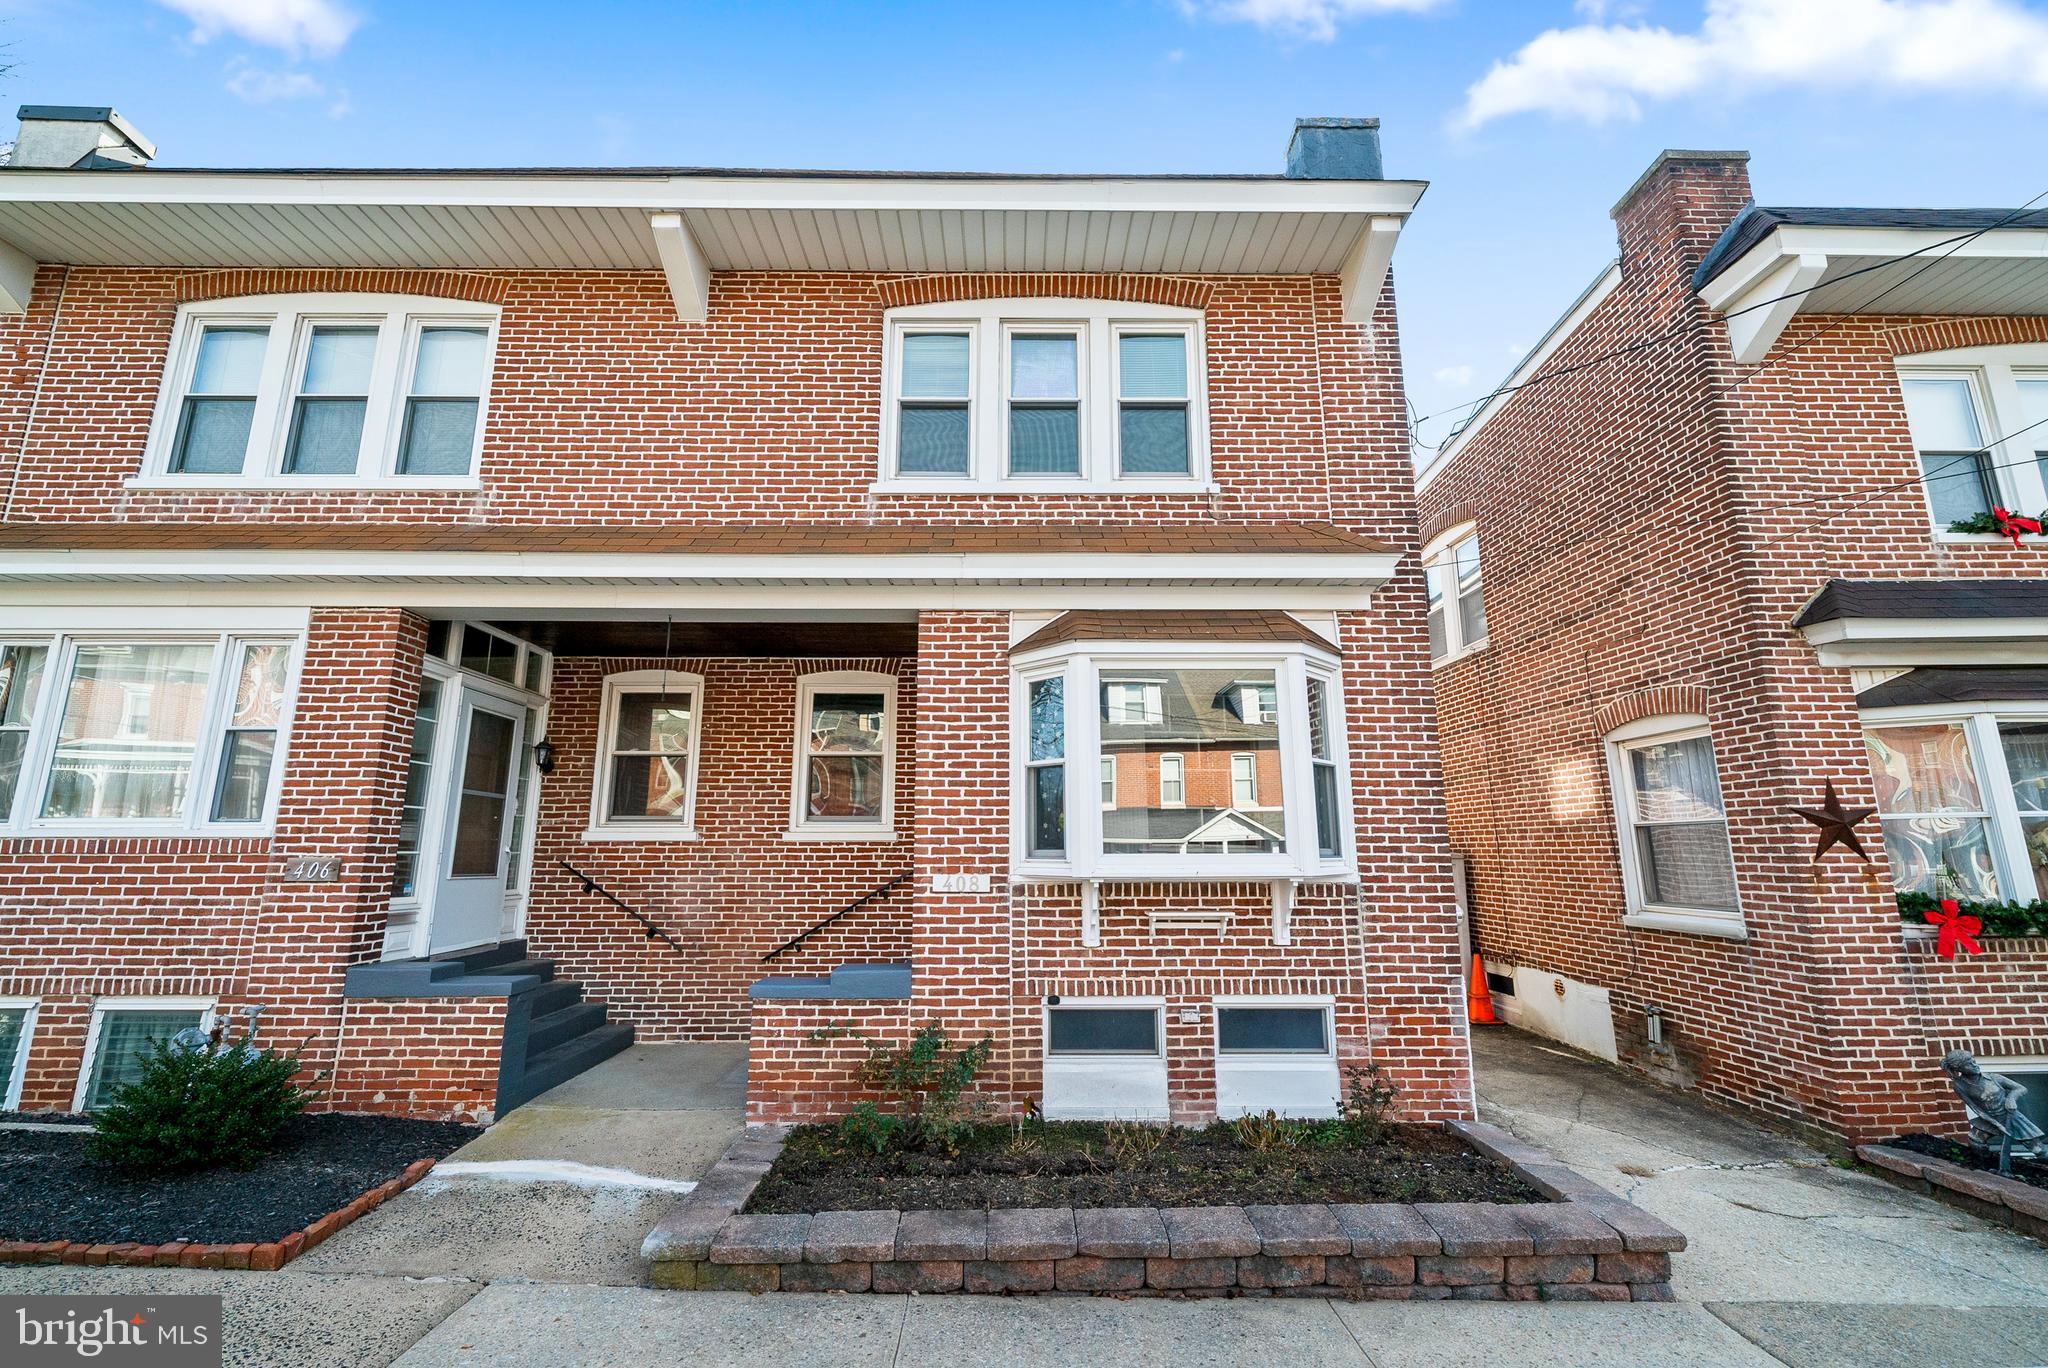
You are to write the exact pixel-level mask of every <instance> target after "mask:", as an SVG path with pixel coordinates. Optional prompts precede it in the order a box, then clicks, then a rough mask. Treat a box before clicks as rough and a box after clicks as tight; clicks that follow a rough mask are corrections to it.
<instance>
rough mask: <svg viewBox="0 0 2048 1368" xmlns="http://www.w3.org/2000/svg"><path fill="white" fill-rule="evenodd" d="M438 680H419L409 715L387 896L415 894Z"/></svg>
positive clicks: (437, 716) (437, 721)
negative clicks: (401, 797)
mask: <svg viewBox="0 0 2048 1368" xmlns="http://www.w3.org/2000/svg"><path fill="white" fill-rule="evenodd" d="M441 690H442V685H441V681H440V680H438V679H436V678H435V677H434V676H432V675H426V676H424V677H422V678H421V680H420V706H419V711H417V712H416V713H414V714H413V722H412V748H411V750H410V751H409V752H408V754H407V756H406V762H405V801H404V802H403V803H402V804H401V805H400V806H399V809H398V849H397V858H396V860H395V861H394V863H393V865H392V870H391V896H392V897H394V898H411V897H416V896H418V894H419V891H420V887H419V880H420V836H421V833H422V832H423V831H424V829H425V824H426V816H427V795H428V793H429V789H428V786H427V784H428V780H429V779H431V778H432V777H433V768H434V739H435V737H436V736H438V735H439V734H440V729H441Z"/></svg>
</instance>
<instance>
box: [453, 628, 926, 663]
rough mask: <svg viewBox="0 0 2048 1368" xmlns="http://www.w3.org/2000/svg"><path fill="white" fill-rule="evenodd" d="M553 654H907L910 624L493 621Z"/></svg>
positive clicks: (913, 644)
mask: <svg viewBox="0 0 2048 1368" xmlns="http://www.w3.org/2000/svg"><path fill="white" fill-rule="evenodd" d="M492 626H495V627H498V628H501V629H502V630H504V631H507V632H510V633H512V634H513V635H514V636H518V637H522V638H524V639H525V640H527V641H531V642H533V643H534V644H535V645H537V646H541V647H544V648H546V649H547V650H549V651H552V652H553V653H554V654H555V655H556V656H558V657H560V656H611V657H620V656H662V655H670V656H908V655H916V654H917V624H916V623H915V622H678V623H675V624H673V625H672V626H671V625H670V624H668V623H664V622H656V621H635V622H579V621H559V620H549V621H523V622H521V621H513V622H495V623H493V624H492Z"/></svg>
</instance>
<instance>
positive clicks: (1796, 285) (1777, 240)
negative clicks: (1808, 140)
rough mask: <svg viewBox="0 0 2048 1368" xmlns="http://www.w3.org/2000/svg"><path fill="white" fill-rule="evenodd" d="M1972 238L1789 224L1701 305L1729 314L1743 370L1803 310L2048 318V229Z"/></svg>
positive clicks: (1707, 291)
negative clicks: (2034, 315) (2026, 315)
mask: <svg viewBox="0 0 2048 1368" xmlns="http://www.w3.org/2000/svg"><path fill="white" fill-rule="evenodd" d="M1966 236H1967V235H1966V233H1965V232H1963V231H1959V230H1957V229H1955V228H1869V227H1821V226H1814V225H1795V224H1787V225H1785V226H1782V227H1780V228H1777V229H1775V230H1773V231H1772V233H1771V234H1770V236H1768V237H1766V238H1765V239H1764V240H1763V241H1761V242H1759V243H1758V244H1757V245H1756V246H1754V247H1752V248H1750V249H1749V250H1748V251H1747V252H1745V253H1743V254H1742V256H1741V257H1740V258H1738V259H1737V260H1736V261H1735V262H1733V263H1732V264H1730V265H1729V267H1728V268H1727V269H1726V270H1724V271H1722V272H1721V273H1720V274H1718V275H1716V276H1715V277H1714V278H1713V279H1712V280H1709V281H1708V282H1707V283H1706V284H1705V286H1703V287H1702V288H1701V290H1700V299H1701V300H1702V301H1704V302H1705V303H1706V305H1707V307H1708V308H1710V309H1713V310H1715V311H1717V312H1719V313H1721V314H1724V315H1728V316H1729V317H1728V331H1729V341H1730V344H1731V345H1732V346H1733V348H1734V352H1735V359H1736V360H1737V361H1739V362H1741V363H1743V364H1744V365H1755V364H1756V363H1758V362H1760V361H1762V360H1763V359H1764V357H1765V356H1767V355H1768V354H1769V353H1770V350H1771V347H1772V346H1773V345H1774V344H1775V343H1776V342H1777V340H1778V338H1779V336H1780V335H1781V334H1782V333H1783V332H1784V330H1785V327H1786V325H1788V324H1789V323H1790V322H1791V321H1792V319H1793V317H1794V316H1796V315H1798V314H1850V313H1871V314H1979V315H1985V314H1990V315H1996V314H2048V230H2044V229H2040V228H2000V229H1996V230H1993V231H1988V232H1985V233H1983V234H1982V235H1981V236H1978V237H1973V238H1968V240H1966V241H1961V242H1958V241H1956V239H1957V238H1959V237H1966ZM1873 268H1875V269H1873ZM1800 291H1803V292H1804V293H1798V292H1800ZM1785 295H1792V298H1790V299H1785V298H1782V296H1785Z"/></svg>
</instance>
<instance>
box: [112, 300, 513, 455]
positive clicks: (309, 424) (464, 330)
mask: <svg viewBox="0 0 2048 1368" xmlns="http://www.w3.org/2000/svg"><path fill="white" fill-rule="evenodd" d="M496 326H497V310H496V309H495V308H493V307H491V306H488V305H477V304H464V303H460V302H456V301H450V300H439V299H419V298H410V297H397V296H388V295H348V294H331V295H266V296H260V297H252V298H246V299H230V300H213V301H208V302H207V303H204V304H188V305H186V306H185V307H184V308H182V309H180V310H179V312H178V322H177V327H176V329H175V330H174V332H173V334H172V339H171V351H170V357H169V360H168V363H167V365H166V367H165V371H164V383H163V392H162V395H161V397H160V398H159V400H158V404H157V414H156V422H155V425H154V427H153V428H152V431H151V435H150V444H149V450H148V453H147V455H146V457H145V461H144V465H143V478H144V479H145V480H149V481H151V482H157V483H165V484H223V483H225V484H273V485H279V486H286V487H289V486H293V485H318V486H328V487H331V486H336V485H341V486H359V485H366V484H371V485H374V484H383V485H388V486H393V487H418V486H420V485H430V484H448V483H467V482H470V481H472V480H473V479H474V477H475V473H476V467H477V452H478V448H479V446H480V443H481V438H482V433H483V410H484V405H485V400H486V396H487V392H488V389H489V378H490V358H491V350H492V342H493V334H494V331H495V329H496Z"/></svg>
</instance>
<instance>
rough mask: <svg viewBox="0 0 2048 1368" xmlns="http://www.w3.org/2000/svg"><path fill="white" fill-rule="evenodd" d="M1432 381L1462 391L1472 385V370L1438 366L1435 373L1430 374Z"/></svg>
mask: <svg viewBox="0 0 2048 1368" xmlns="http://www.w3.org/2000/svg"><path fill="white" fill-rule="evenodd" d="M1430 379H1432V380H1434V381H1436V382H1437V383H1438V384H1440V385H1452V386H1455V387H1457V388H1460V389H1462V388H1464V387H1465V386H1466V385H1469V384H1471V383H1472V368H1471V367H1470V366H1438V367H1437V368H1436V369H1435V370H1434V371H1432V372H1430Z"/></svg>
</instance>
